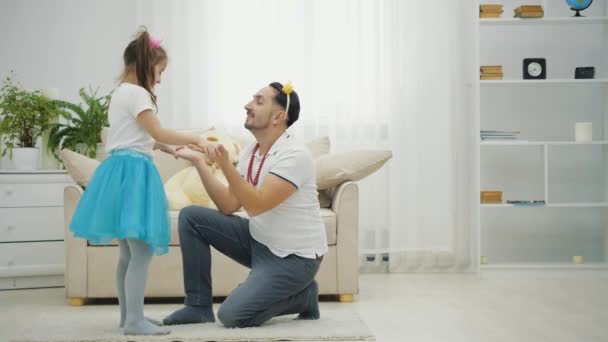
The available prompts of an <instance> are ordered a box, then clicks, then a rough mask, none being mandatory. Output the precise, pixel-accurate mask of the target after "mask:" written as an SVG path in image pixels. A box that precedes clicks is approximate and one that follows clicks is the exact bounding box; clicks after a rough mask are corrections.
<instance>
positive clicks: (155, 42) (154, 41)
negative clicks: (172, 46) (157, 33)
mask: <svg viewBox="0 0 608 342" xmlns="http://www.w3.org/2000/svg"><path fill="white" fill-rule="evenodd" d="M161 41H162V40H160V39H156V38H152V36H150V47H151V48H153V49H156V48H157V47H159V46H160V42H161Z"/></svg>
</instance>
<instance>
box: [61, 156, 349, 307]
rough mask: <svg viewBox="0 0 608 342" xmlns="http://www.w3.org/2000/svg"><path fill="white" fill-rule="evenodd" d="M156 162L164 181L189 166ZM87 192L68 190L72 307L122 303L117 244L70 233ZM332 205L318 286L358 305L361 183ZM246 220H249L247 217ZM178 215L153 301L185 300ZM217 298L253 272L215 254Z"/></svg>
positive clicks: (157, 266) (152, 275)
mask: <svg viewBox="0 0 608 342" xmlns="http://www.w3.org/2000/svg"><path fill="white" fill-rule="evenodd" d="M154 162H155V164H156V166H157V167H158V169H159V172H160V174H161V177H162V178H163V181H166V180H167V179H169V177H171V176H172V175H174V174H175V173H177V172H178V171H180V170H181V169H183V168H184V167H186V166H188V165H189V164H188V163H187V162H184V161H180V160H178V161H176V160H175V159H173V158H171V157H169V156H167V155H166V154H163V153H162V152H155V158H154ZM82 192H83V189H82V187H80V186H79V185H77V184H74V185H69V186H67V187H66V188H65V190H64V208H65V216H64V217H65V265H66V266H65V287H66V291H67V297H68V299H69V302H70V304H72V305H82V304H84V303H85V301H86V299H89V298H112V297H116V286H115V270H116V264H117V259H118V247H117V246H116V244H110V245H104V246H102V245H92V244H89V243H87V241H85V240H83V239H78V238H74V237H73V235H72V233H71V232H70V231H69V229H68V227H69V225H70V221H71V219H72V215H73V214H74V211H75V209H76V206H77V204H78V201H79V200H80V198H81V196H82ZM327 193H328V194H329V196H330V197H331V204H330V206H329V207H328V208H322V209H321V215H322V217H323V221H324V223H325V228H326V232H327V241H328V245H329V251H328V253H327V254H326V255H325V257H324V259H323V262H322V264H321V268H320V270H319V273H318V274H317V281H318V283H319V292H320V294H331V295H338V298H339V300H340V301H352V300H353V294H356V293H357V292H358V286H359V281H358V275H359V274H358V243H359V240H358V216H359V214H358V205H359V197H358V196H359V194H358V186H357V184H356V183H354V182H351V181H346V182H343V183H341V184H339V185H338V186H336V187H334V188H332V189H330V190H329V191H328V192H327ZM241 215H245V214H241ZM177 216H178V211H171V212H170V217H171V243H170V247H169V253H168V254H167V255H163V256H160V257H154V258H153V259H152V262H151V265H150V272H149V275H148V284H147V287H146V296H147V297H183V296H184V287H183V278H182V261H181V253H180V250H179V248H180V247H179V238H178V231H177ZM212 259H213V261H212V277H213V278H212V279H213V295H214V296H219V297H221V296H227V295H228V294H229V293H230V292H231V291H232V290H233V289H234V288H235V287H236V286H237V285H238V284H239V283H240V282H242V281H243V280H244V279H245V278H246V277H247V274H248V272H249V270H248V269H247V268H245V267H243V266H241V265H239V264H237V263H236V262H234V261H232V260H230V259H229V258H227V257H225V256H224V255H222V254H221V253H219V252H217V251H216V250H213V252H212Z"/></svg>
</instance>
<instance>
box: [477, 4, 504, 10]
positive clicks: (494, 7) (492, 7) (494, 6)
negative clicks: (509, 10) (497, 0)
mask: <svg viewBox="0 0 608 342" xmlns="http://www.w3.org/2000/svg"><path fill="white" fill-rule="evenodd" d="M502 7H503V5H501V4H480V5H479V10H480V11H502Z"/></svg>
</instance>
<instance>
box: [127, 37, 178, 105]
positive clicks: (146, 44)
mask: <svg viewBox="0 0 608 342" xmlns="http://www.w3.org/2000/svg"><path fill="white" fill-rule="evenodd" d="M166 58H167V54H166V52H165V50H164V49H163V48H162V47H161V46H160V45H159V42H158V41H155V43H154V46H152V41H151V37H150V34H149V33H148V31H147V30H146V28H145V27H143V28H142V31H141V32H140V33H139V34H138V35H137V37H136V38H135V40H133V41H132V42H131V43H129V45H128V46H127V48H126V49H125V52H124V54H123V60H124V62H125V75H126V73H127V71H128V70H129V69H130V68H133V67H134V68H135V70H134V71H135V75H137V80H138V82H139V85H140V86H141V87H143V88H144V89H146V90H147V91H148V93H150V97H151V98H152V102H153V103H154V106H156V95H155V94H154V92H153V91H152V87H153V84H152V83H153V82H154V66H155V65H156V64H158V63H160V62H161V61H162V60H164V59H166ZM125 75H123V78H124V76H125Z"/></svg>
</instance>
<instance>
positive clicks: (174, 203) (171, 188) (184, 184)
mask: <svg viewBox="0 0 608 342" xmlns="http://www.w3.org/2000/svg"><path fill="white" fill-rule="evenodd" d="M211 168H212V171H213V175H214V176H215V177H216V178H217V179H218V180H219V181H220V182H221V183H222V184H224V185H228V181H227V180H226V177H224V174H223V173H222V170H220V169H219V168H217V167H211ZM165 193H166V194H167V201H168V203H169V210H181V209H183V208H184V207H187V206H189V205H193V204H196V205H200V206H203V207H207V208H214V209H217V207H216V206H215V204H214V203H213V201H212V200H211V197H209V194H207V191H206V190H205V187H204V186H203V182H202V181H201V178H200V177H199V174H198V172H197V171H196V168H195V167H194V166H189V167H187V168H185V169H183V170H181V171H180V172H178V173H176V174H175V175H173V177H171V178H170V179H169V180H168V181H167V183H165Z"/></svg>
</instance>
